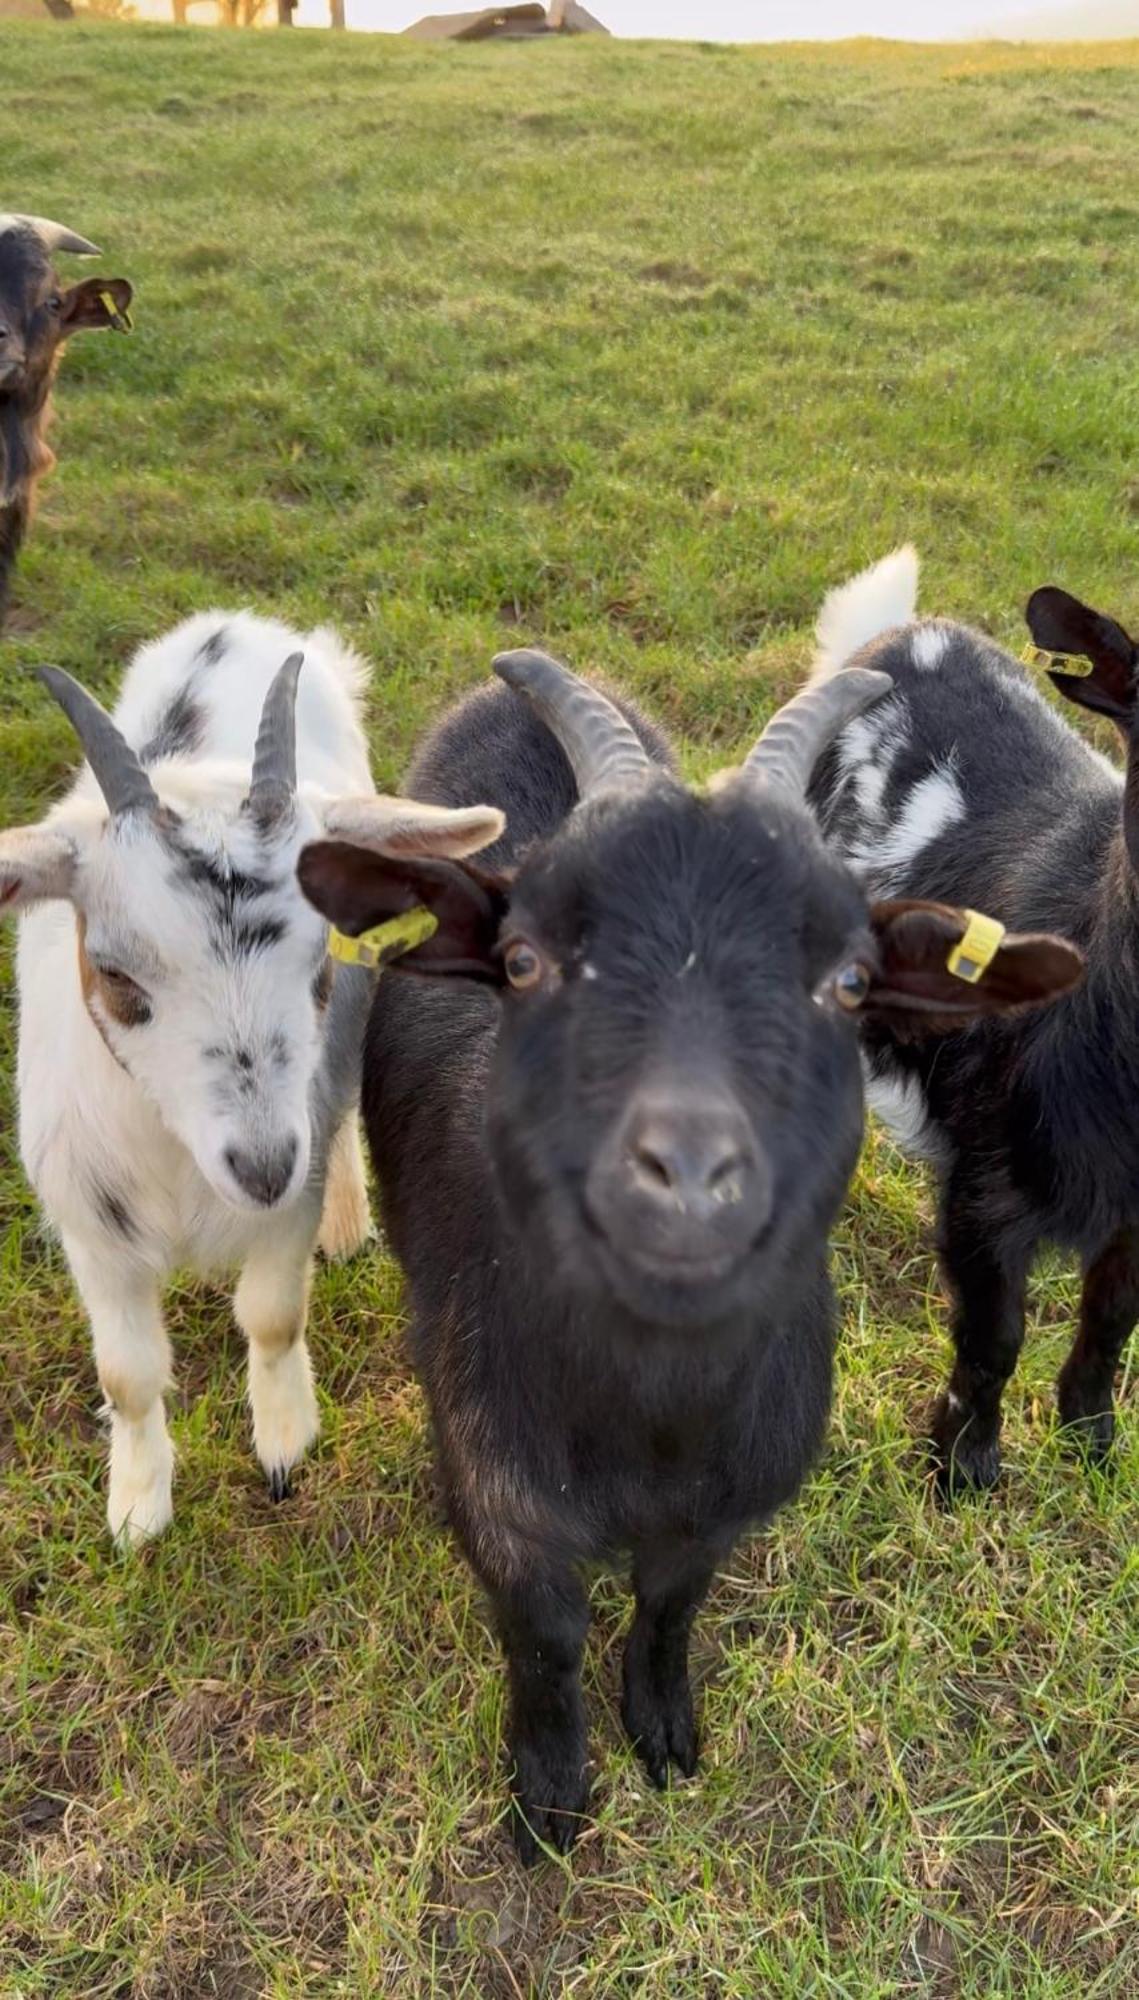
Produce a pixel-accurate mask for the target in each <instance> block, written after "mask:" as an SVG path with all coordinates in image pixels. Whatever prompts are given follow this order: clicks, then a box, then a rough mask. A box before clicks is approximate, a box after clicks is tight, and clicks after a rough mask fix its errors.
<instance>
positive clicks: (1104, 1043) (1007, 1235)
mask: <svg viewBox="0 0 1139 2000" xmlns="http://www.w3.org/2000/svg"><path fill="white" fill-rule="evenodd" d="M916 590H917V564H916V559H915V557H914V555H913V551H912V550H903V551H900V552H898V554H896V555H894V556H891V557H888V558H887V559H886V561H885V562H883V563H880V564H878V566H877V568H876V569H874V570H871V571H868V572H866V574H865V575H863V576H862V577H858V578H856V579H855V580H854V582H853V583H852V584H849V585H847V586H846V587H845V589H844V590H841V591H837V592H835V593H834V594H833V596H832V598H831V599H830V600H828V603H827V606H826V607H825V608H824V612H823V617H822V619H821V620H820V638H821V639H822V642H823V660H822V662H821V671H822V673H823V674H826V673H833V674H836V675H837V680H838V682H841V679H842V674H841V671H840V670H841V669H842V668H843V666H844V663H846V662H847V661H852V662H853V663H854V664H853V666H852V668H851V671H859V672H861V671H862V670H864V669H865V667H866V666H868V665H872V666H874V667H876V668H880V669H881V670H882V671H883V672H885V673H889V674H890V675H892V676H893V679H894V684H895V685H894V694H893V696H892V697H891V699H890V700H889V701H886V702H883V703H882V704H881V706H880V707H879V708H878V709H876V710H875V712H874V713H873V715H871V716H868V717H866V718H865V719H864V721H862V722H857V723H854V724H853V725H852V726H851V727H850V728H848V729H847V730H846V731H845V732H844V733H843V735H842V736H841V737H840V738H839V739H838V740H837V742H836V743H835V745H834V747H833V749H832V750H831V752H830V753H829V755H828V757H827V758H826V759H825V760H824V763H823V764H822V765H821V766H820V769H819V772H818V774H817V778H816V783H815V787H814V794H815V797H816V800H817V803H818V806H819V809H820V812H821V814H822V818H823V824H824V826H825V828H826V831H827V835H828V838H829V840H830V842H831V844H832V846H833V847H834V848H835V849H836V851H837V852H838V853H839V854H840V855H842V856H844V857H845V858H846V859H847V860H849V861H850V862H851V863H852V864H853V865H854V866H855V867H856V869H857V870H858V872H859V873H860V874H861V875H862V876H863V879H864V880H865V881H866V883H867V886H868V887H869V888H870V890H871V891H872V892H873V893H877V894H880V895H881V894H889V895H907V896H908V895H913V896H934V897H946V898H948V899H952V900H955V901H958V902H963V903H973V904H976V905H979V906H980V907H982V908H983V909H985V910H988V911H991V912H992V914H993V915H994V916H996V917H999V918H1001V919H1003V921H1004V922H1005V923H1007V924H1010V925H1016V926H1018V927H1023V928H1026V929H1047V930H1051V931H1056V932H1059V933H1060V935H1061V936H1063V937H1065V938H1068V939H1069V940H1071V942H1072V943H1073V944H1074V945H1076V946H1077V947H1078V948H1079V949H1080V951H1081V952H1082V953H1083V954H1084V956H1085V958H1086V962H1087V975H1086V979H1085V981H1084V983H1083V985H1082V986H1080V987H1079V988H1078V989H1077V990H1074V991H1073V992H1071V993H1070V994H1068V995H1067V996H1066V997H1065V998H1063V999H1062V1000H1060V1002H1059V1003H1058V1004H1057V1005H1056V1006H1055V1007H1052V1008H1050V1009H1048V1010H1047V1011H1046V1012H1042V1013H1039V1014H1034V1015H1031V1016H1027V1017H1026V1018H1025V1019H1023V1020H1011V1021H993V1022H981V1023H978V1024H977V1025H975V1026H973V1027H971V1028H970V1029H969V1030H968V1032H966V1033H954V1034H949V1035H943V1036H940V1037H937V1038H935V1039H933V1040H929V1041H926V1042H923V1043H922V1044H921V1045H920V1046H916V1047H911V1046H909V1045H907V1044H906V1043H904V1042H903V1041H902V1040H901V1039H900V1038H899V1037H898V1036H897V1035H894V1034H891V1033H889V1032H888V1031H887V1029H886V1028H885V1026H884V1025H883V1024H881V1023H874V1024H872V1025H871V1026H870V1028H869V1029H868V1031H867V1035H866V1050H867V1057H868V1062H869V1068H870V1084H869V1096H870V1102H871V1104H872V1105H873V1106H874V1107H875V1109H878V1110H880V1111H881V1113H882V1115H883V1117H884V1118H885V1120H886V1123H887V1124H888V1125H890V1126H891V1127H892V1129H893V1130H894V1131H895V1133H896V1134H897V1136H898V1138H899V1141H900V1143H902V1144H903V1145H906V1146H908V1147H909V1149H910V1150H913V1151H916V1152H917V1153H919V1154H924V1155H925V1156H926V1157H927V1158H929V1159H930V1160H931V1161H932V1162H933V1164H934V1166H935V1169H936V1171H937V1174H938V1177H939V1180H940V1201H939V1211H940V1212H939V1237H940V1249H941V1257H942V1264H943V1268H944V1273H945V1278H946V1281H947V1285H948V1289H949V1292H950V1296H951V1303H952V1334H953V1341H954V1346H955V1349H956V1359H955V1363H954V1367H953V1372H952V1374H951V1376H950V1379H949V1383H948V1386H947V1388H946V1390H945V1393H944V1394H943V1395H942V1396H941V1398H940V1399H939V1401H938V1403H937V1405H936V1407H935V1410H934V1416H933V1441H934V1445H935V1447H936V1450H937V1454H938V1459H939V1465H940V1473H941V1478H942V1482H943V1484H944V1486H945V1487H946V1488H947V1489H949V1490H952V1489H954V1488H956V1487H958V1486H977V1487H987V1486H991V1485H992V1484H993V1483H994V1482H995V1480H996V1479H997V1477H998V1474H999V1471H1000V1420H1001V1397H1002V1394H1003V1391H1004V1386H1005V1383H1006V1382H1007V1380H1008V1378H1009V1376H1010V1375H1011V1374H1012V1371H1013V1369H1014V1368H1015V1366H1016V1360H1017V1355H1018V1353H1019V1351H1020V1347H1021V1343H1022V1341H1023V1338H1024V1312H1025V1285H1026V1280H1027V1276H1028V1272H1029V1269H1030V1266H1031V1262H1032V1259H1033V1256H1034V1253H1035V1252H1036V1250H1037V1248H1038V1246H1039V1245H1040V1244H1042V1243H1044V1242H1050V1243H1054V1244H1057V1245H1059V1246H1060V1247H1061V1248H1062V1249H1065V1250H1069V1251H1075V1252H1076V1253H1077V1255H1078V1256H1079V1258H1080V1260H1081V1263H1082V1265H1083V1271H1084V1285H1083V1298H1082V1303H1081V1309H1080V1323H1079V1330H1078V1332H1077V1335H1076V1339H1075V1342H1074V1344H1073V1346H1072V1349H1071V1352H1070V1354H1069V1355H1068V1358H1067V1360H1066V1362H1065V1364H1064V1367H1063V1369H1062V1371H1061V1374H1060V1380H1059V1386H1058V1401H1059V1410H1060V1416H1061V1419H1062V1420H1063V1422H1064V1423H1065V1424H1067V1425H1070V1426H1072V1428H1073V1434H1074V1436H1075V1437H1076V1438H1077V1439H1078V1440H1079V1441H1080V1442H1081V1443H1083V1444H1084V1445H1085V1446H1086V1447H1087V1449H1088V1451H1089V1452H1090V1453H1091V1455H1092V1456H1093V1457H1095V1458H1102V1457H1104V1455H1105V1454H1106V1453H1107V1452H1108V1450H1109V1448H1110V1445H1111V1441H1112V1436H1113V1430H1114V1416H1113V1393H1114V1388H1113V1385H1114V1376H1115V1370H1116V1366H1117V1364H1118V1362H1119V1360H1120V1357H1121V1355H1122V1353H1123V1349H1124V1345H1125V1343H1126V1341H1127V1337H1128V1335H1129V1333H1130V1331H1131V1328H1132V1325H1133V1324H1134V1322H1135V1320H1136V1318H1137V1317H1139V1029H1137V1027H1136V996H1137V994H1139V883H1137V880H1136V869H1137V867H1139V817H1137V807H1139V772H1137V766H1136V751H1135V743H1136V734H1137V721H1139V717H1137V706H1136V683H1137V679H1139V671H1137V670H1139V655H1137V653H1136V650H1135V648H1134V647H1133V645H1132V643H1131V641H1130V640H1129V639H1128V637H1127V635H1126V633H1124V632H1123V631H1122V629H1121V628H1120V627H1119V626H1117V625H1115V624H1113V622H1112V621H1111V620H1110V619H1104V618H1101V617H1100V616H1099V615H1098V614H1097V613H1095V612H1091V611H1088V610H1087V609H1086V607H1084V606H1083V605H1080V604H1078V603H1077V602H1076V600H1075V599H1074V598H1069V597H1067V596H1066V594H1065V593H1064V592H1063V591H1057V590H1044V591H1037V592H1036V594H1035V596H1034V597H1033V598H1032V600H1031V602H1030V604H1029V607H1028V618H1029V623H1030V625H1031V628H1032V632H1033V636H1034V638H1035V639H1036V641H1037V643H1038V645H1040V646H1042V647H1046V648H1049V649H1051V650H1055V651H1065V652H1073V653H1086V654H1087V655H1088V656H1089V657H1090V658H1091V659H1092V660H1093V662H1094V669H1093V672H1092V674H1091V676H1090V677H1089V678H1088V679H1087V680H1080V679H1078V678H1077V677H1076V676H1075V675H1063V674H1061V675H1054V676H1053V679H1054V680H1055V681H1056V683H1057V685H1058V687H1059V688H1060V689H1061V691H1062V692H1063V693H1064V694H1065V695H1067V696H1068V697H1069V698H1070V699H1072V700H1075V701H1078V702H1080V703H1082V704H1083V706H1085V707H1087V708H1089V709H1092V710H1094V711H1096V712H1098V713H1100V714H1108V715H1111V716H1113V717H1114V719H1115V720H1116V722H1117V723H1118V724H1119V726H1120V728H1121V729H1122V731H1123V734H1124V738H1125V741H1126V742H1127V745H1128V764H1127V778H1126V784H1125V782H1124V779H1123V777H1122V775H1121V774H1120V772H1119V771H1118V770H1117V769H1115V768H1114V767H1113V766H1112V765H1111V764H1110V763H1109V761H1108V760H1107V758H1105V757H1102V756H1100V754H1099V753H1098V751H1096V750H1093V749H1092V748H1091V747H1090V746H1089V745H1088V744H1087V743H1085V742H1084V741H1083V740H1082V738H1081V737H1079V736H1078V735H1077V734H1076V732H1075V730H1073V729H1072V728H1071V727H1070V726H1069V724H1068V723H1067V722H1066V721H1065V719H1064V717H1063V716H1062V715H1061V714H1060V713H1059V712H1058V711H1057V710H1056V709H1055V708H1054V707H1052V706H1051V705H1050V704H1049V703H1047V702H1046V701H1044V699H1043V698H1042V696H1041V695H1040V693H1039V692H1038V690H1037V688H1036V687H1035V686H1034V685H1033V683H1032V680H1031V679H1030V677H1029V676H1028V674H1027V673H1026V672H1025V669H1024V668H1023V667H1022V666H1021V665H1020V663H1019V662H1018V661H1017V660H1015V659H1013V658H1012V657H1011V656H1010V655H1009V654H1008V653H1005V652H1002V651H1001V649H1000V648H999V647H998V646H995V645H994V644H993V642H992V641H991V640H989V639H986V638H984V637H983V636H982V635H981V634H980V633H977V632H972V631H969V630H968V629H967V628H966V627H964V626H961V625H956V624H951V623H949V622H948V621H947V620H941V619H922V620H920V621H917V622H911V620H912V619H913V612H914V605H915V601H916ZM826 684H829V685H835V684H836V683H835V682H834V681H831V682H829V683H826Z"/></svg>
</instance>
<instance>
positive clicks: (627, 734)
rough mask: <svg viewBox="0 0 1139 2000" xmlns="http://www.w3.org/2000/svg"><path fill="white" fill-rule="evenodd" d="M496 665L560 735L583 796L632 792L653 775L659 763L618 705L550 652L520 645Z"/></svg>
mask: <svg viewBox="0 0 1139 2000" xmlns="http://www.w3.org/2000/svg"><path fill="white" fill-rule="evenodd" d="M493 666H494V671H495V673H496V674H497V675H498V676H499V678H500V680H504V681H505V682H506V684H507V686H508V687H512V688H513V689H514V690H515V692H516V693H517V694H524V695H525V696H526V698H527V700H528V701H529V702H530V703H531V705H532V707H533V708H534V709H535V710H536V711H537V713H538V714H539V715H540V716H541V718H542V721H543V722H544V723H545V724H546V727H547V728H548V729H550V730H551V731H552V732H553V734H554V735H555V736H556V737H557V739H558V742H559V743H560V744H561V746H562V749H563V750H564V751H565V753H566V756H567V757H568V758H569V761H570V767H571V769H572V771H573V774H574V777H575V779H576V780H577V790H578V797H579V798H582V799H585V798H591V797H594V796H595V795H596V794H597V793H598V792H623V791H628V790H630V789H632V788H633V787H634V786H637V785H642V784H643V783H644V781H645V779H646V778H648V777H651V776H652V775H653V773H654V771H655V770H656V768H657V767H656V765H655V764H654V763H653V761H652V759H651V758H650V756H649V754H648V751H647V750H646V749H645V746H644V744H643V743H642V742H641V739H640V737H639V736H638V735H637V732H636V730H635V729H633V727H632V726H631V724H629V723H628V722H626V720H625V718H624V716H623V715H622V714H621V711H620V709H618V708H614V706H613V703H612V702H611V701H609V700H608V699H607V698H606V696H605V695H603V694H601V693H600V692H599V691H598V689H597V688H595V687H590V685H589V682H588V681H583V680H579V679H578V677H577V675H576V674H571V672H570V670H569V668H568V667H563V666H562V665H561V664H560V663H559V661H557V660H552V659H551V658H550V655H549V654H548V653H543V652H540V651H539V650H538V648H537V647H536V646H521V647H519V649H518V650H517V652H513V653H499V654H497V655H496V656H495V659H494V661H493Z"/></svg>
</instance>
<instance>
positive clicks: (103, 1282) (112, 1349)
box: [63, 1236, 174, 1547]
mask: <svg viewBox="0 0 1139 2000" xmlns="http://www.w3.org/2000/svg"><path fill="white" fill-rule="evenodd" d="M63 1247H64V1249H65V1250H66V1252H67V1261H68V1263H69V1264H70V1266H71V1269H72V1273H73V1275H74V1278H75V1282H76V1284H77V1286H78V1287H79V1293H80V1297H81V1298H82V1300H83V1303H84V1305H85V1306H86V1308H87V1313H88V1317H89V1318H90V1321H91V1337H92V1341H93V1343H94V1348H95V1367H96V1370H97V1371H98V1376H99V1383H100V1386H101V1388H102V1391H103V1394H104V1395H105V1397H106V1398H107V1403H108V1406H109V1409H110V1413H111V1473H110V1487H109V1491H108V1494H107V1522H108V1525H109V1527H110V1530H111V1533H112V1535H114V1537H115V1539H116V1540H117V1541H121V1542H122V1543H124V1544H125V1545H129V1546H132V1547H133V1546H137V1544H138V1543H140V1542H145V1541H146V1540H148V1538H149V1537H150V1536H151V1535H157V1534H160V1533H161V1531H162V1529H163V1528H165V1527H166V1526H167V1524H168V1523H169V1522H170V1520H171V1519H172V1518H173V1513H174V1502H173V1484H174V1447H173V1445H172V1444H171V1442H170V1437H169V1433H168V1432H167V1429H166V1412H165V1410H164V1408H163V1404H162V1398H163V1394H164V1392H165V1391H166V1389H168V1388H169V1386H170V1343H169V1341H168V1340H167V1338H166V1328H165V1327H164V1325H163V1323H162V1306H161V1298H160V1294H159V1288H158V1280H157V1278H155V1277H154V1276H153V1275H152V1274H151V1273H150V1272H148V1271H143V1270H139V1269H138V1268H137V1267H132V1266H131V1265H129V1264H126V1265H124V1262H123V1259H122V1257H121V1256H116V1255H113V1254H110V1253H101V1252H100V1251H98V1250H92V1249H91V1248H90V1246H89V1245H88V1244H85V1243H78V1242H76V1241H75V1240H74V1238H69V1237H67V1236H65V1237H64V1245H63Z"/></svg>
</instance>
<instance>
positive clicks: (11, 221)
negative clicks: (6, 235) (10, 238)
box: [0, 215, 103, 257]
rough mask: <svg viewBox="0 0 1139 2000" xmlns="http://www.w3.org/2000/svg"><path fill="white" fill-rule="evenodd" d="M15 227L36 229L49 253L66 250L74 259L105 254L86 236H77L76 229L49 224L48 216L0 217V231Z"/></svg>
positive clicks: (57, 223) (53, 223) (59, 223)
mask: <svg viewBox="0 0 1139 2000" xmlns="http://www.w3.org/2000/svg"><path fill="white" fill-rule="evenodd" d="M13 225H14V226H15V227H16V228H20V227H21V226H22V227H23V228H25V229H34V230H35V232H36V235H37V236H38V237H39V239H40V242H41V243H42V244H43V246H44V249H45V250H48V251H56V250H66V251H68V252H69V253H70V255H71V256H72V257H101V256H102V254H103V253H102V251H101V250H100V249H99V247H98V245H97V244H95V243H88V241H87V238H86V237H85V236H77V235H76V234H75V231H74V229H65V228H64V226H63V224H62V222H49V221H48V218H47V216H46V215H5V216H0V230H3V229H4V228H5V227H8V228H11V227H12V226H13Z"/></svg>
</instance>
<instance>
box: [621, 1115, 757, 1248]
mask: <svg viewBox="0 0 1139 2000" xmlns="http://www.w3.org/2000/svg"><path fill="white" fill-rule="evenodd" d="M625 1148H626V1158H627V1160H628V1168H629V1174H630V1178H631V1179H632V1181H633V1183H634V1185H635V1187H636V1190H637V1194H638V1196H639V1197H640V1199H641V1200H642V1201H644V1202H646V1203H647V1204H651V1205H652V1206H653V1207H655V1208H658V1209H660V1210H662V1211H666V1212H669V1213H671V1214H672V1215H674V1216H676V1217H678V1218H679V1217H684V1218H686V1219H687V1220H688V1221H690V1222H695V1223H700V1222H714V1221H716V1220H718V1219H719V1218H720V1217H721V1216H722V1215H723V1213H724V1211H725V1210H726V1209H731V1208H735V1207H739V1206H740V1205H741V1204H743V1203H746V1202H747V1199H748V1194H749V1190H750V1187H751V1184H752V1182H753V1181H754V1178H755V1172H756V1157H755V1147H754V1145H753V1143H752V1137H751V1132H750V1130H749V1128H748V1125H747V1122H746V1120H745V1119H744V1117H743V1115H742V1113H740V1112H738V1111H737V1110H736V1109H735V1107H734V1106H732V1105H715V1104H713V1105H702V1104H689V1105H676V1106H673V1105H648V1106H646V1107H645V1108H644V1109H643V1110H642V1111H641V1112H640V1113H639V1114H637V1115H635V1117H634V1119H633V1121H632V1122H631V1125H630V1127H629V1128H628V1129H627V1131H626V1134H625Z"/></svg>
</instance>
